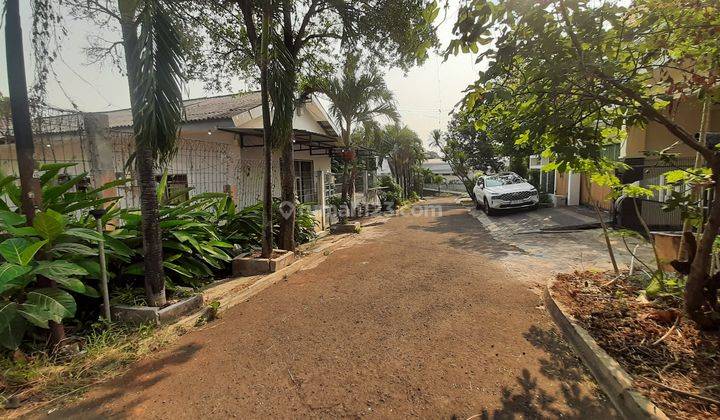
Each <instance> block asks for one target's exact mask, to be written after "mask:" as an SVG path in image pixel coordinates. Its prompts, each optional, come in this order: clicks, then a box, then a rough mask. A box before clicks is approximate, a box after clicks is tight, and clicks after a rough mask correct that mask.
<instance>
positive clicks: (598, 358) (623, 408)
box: [543, 278, 668, 420]
mask: <svg viewBox="0 0 720 420" xmlns="http://www.w3.org/2000/svg"><path fill="white" fill-rule="evenodd" d="M554 284H555V278H551V279H550V281H548V282H547V284H546V285H545V292H544V294H543V297H544V301H545V307H546V308H547V310H548V312H549V313H550V316H551V317H552V318H553V320H554V321H555V324H557V326H558V327H559V328H560V330H561V331H562V333H563V335H564V336H565V338H566V339H567V340H568V341H569V342H570V344H571V345H572V346H573V347H574V348H575V351H576V352H577V353H578V355H579V356H580V359H582V361H583V362H584V363H585V366H587V367H588V369H590V372H591V373H592V374H593V376H594V377H595V379H596V380H597V382H598V384H599V385H600V388H601V389H602V390H603V392H605V395H607V396H608V398H610V401H612V403H613V405H614V406H615V408H616V409H617V410H618V411H619V412H620V414H621V415H622V416H623V417H624V418H626V419H658V420H666V419H668V417H667V415H665V413H663V411H662V410H661V409H660V408H659V407H658V406H656V405H655V404H653V402H652V401H650V400H649V399H648V398H647V397H645V396H644V395H642V394H641V393H640V391H638V390H637V389H635V388H634V387H633V379H632V376H630V374H629V373H627V371H625V369H623V368H622V366H620V364H619V363H618V362H617V361H616V360H615V359H613V358H612V357H610V355H609V354H607V352H605V350H603V349H602V348H601V347H600V346H599V345H598V344H597V342H596V341H595V339H593V338H592V336H590V333H588V332H587V331H586V330H585V329H584V328H582V327H581V326H580V325H578V323H577V321H576V320H575V318H574V317H573V316H572V315H570V314H569V312H568V311H567V309H566V308H565V307H564V306H563V305H562V303H560V302H558V301H557V300H555V297H554V296H553V292H552V287H553V285H554Z"/></svg>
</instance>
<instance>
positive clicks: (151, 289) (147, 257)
mask: <svg viewBox="0 0 720 420" xmlns="http://www.w3.org/2000/svg"><path fill="white" fill-rule="evenodd" d="M135 155H136V156H135V160H136V165H137V172H138V178H140V217H141V220H142V222H141V231H142V236H143V258H144V261H145V294H146V296H147V298H148V304H149V305H150V306H163V305H165V303H166V300H165V273H164V271H163V249H162V233H161V231H160V212H159V210H158V206H159V203H158V199H157V182H155V171H154V169H155V157H154V156H153V151H152V150H150V149H149V148H148V147H145V146H144V145H141V144H136V145H135Z"/></svg>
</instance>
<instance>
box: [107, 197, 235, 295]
mask: <svg viewBox="0 0 720 420" xmlns="http://www.w3.org/2000/svg"><path fill="white" fill-rule="evenodd" d="M225 197H226V194H223V193H218V194H214V193H210V194H200V195H197V196H195V197H192V198H190V199H187V200H183V201H180V202H177V197H167V198H166V199H164V200H163V204H162V205H161V206H160V209H159V214H160V228H161V229H162V243H163V267H164V268H165V277H166V287H167V288H168V289H170V290H173V289H174V288H175V286H189V287H199V286H201V285H202V284H203V283H206V282H207V280H208V279H210V278H212V277H214V276H215V274H216V273H218V272H223V273H224V272H227V270H228V267H229V262H230V260H231V257H230V255H229V254H228V252H227V250H229V249H231V248H232V247H233V245H232V244H231V243H229V242H227V241H225V240H224V237H223V236H222V235H221V234H220V233H219V231H218V222H219V217H218V211H217V207H218V206H219V205H220V204H219V203H220V202H221V200H224V199H225ZM170 202H177V204H169V203H170ZM118 219H119V220H121V221H122V222H123V223H122V224H121V225H120V226H119V227H118V229H116V230H115V231H113V232H112V236H113V238H114V239H118V240H120V241H122V242H123V243H124V244H125V245H126V248H125V249H126V250H129V251H130V252H127V253H125V254H124V255H113V258H112V259H111V263H112V269H113V270H114V271H115V272H116V273H117V274H118V275H119V276H120V277H121V279H122V282H125V283H128V282H130V283H132V282H133V281H135V280H137V281H138V282H140V284H142V276H143V274H144V272H145V267H144V260H143V257H142V254H143V253H142V235H141V226H140V223H141V220H142V218H141V215H140V211H139V210H125V211H121V212H119V214H118Z"/></svg>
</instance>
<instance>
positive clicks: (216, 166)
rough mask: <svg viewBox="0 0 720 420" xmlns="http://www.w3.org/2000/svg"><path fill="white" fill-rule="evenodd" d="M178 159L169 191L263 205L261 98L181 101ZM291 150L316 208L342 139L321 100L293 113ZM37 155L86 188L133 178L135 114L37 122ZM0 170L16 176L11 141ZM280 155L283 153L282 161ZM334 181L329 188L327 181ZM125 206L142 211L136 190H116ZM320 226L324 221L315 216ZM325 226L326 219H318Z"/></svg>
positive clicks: (60, 116)
mask: <svg viewBox="0 0 720 420" xmlns="http://www.w3.org/2000/svg"><path fill="white" fill-rule="evenodd" d="M183 105H184V118H183V123H182V125H181V127H180V135H179V140H178V143H177V146H178V148H177V153H176V154H175V155H174V157H173V159H172V160H171V161H170V162H167V163H166V164H165V165H164V167H163V168H158V177H159V176H161V174H162V173H163V172H164V171H167V173H168V179H169V182H168V189H171V190H176V191H180V190H185V189H187V188H191V189H192V191H191V192H189V193H188V195H193V194H198V193H204V192H228V193H230V194H232V196H233V198H234V199H235V201H236V202H237V203H238V205H240V206H246V205H251V204H254V203H256V202H258V201H259V200H260V198H261V195H262V180H263V153H262V150H263V137H262V135H263V128H262V127H263V125H262V107H261V100H260V93H259V92H244V93H238V94H231V95H222V96H213V97H205V98H193V99H187V100H185V101H184V104H183ZM293 127H294V129H293V137H292V139H293V145H294V157H295V177H296V191H297V198H298V199H299V200H300V201H301V202H303V203H308V204H311V205H317V204H318V203H319V202H320V198H321V197H320V196H321V195H322V194H324V190H325V188H324V181H325V177H326V175H327V174H328V173H329V172H330V161H331V156H332V155H333V154H334V153H338V152H339V150H340V147H341V146H342V145H341V144H340V141H341V140H340V137H339V135H338V131H339V130H337V129H336V127H335V124H334V122H333V121H332V119H331V118H330V116H329V115H328V112H327V111H326V109H325V107H324V106H323V104H322V103H320V102H319V101H318V100H317V98H315V97H313V96H310V97H307V98H306V99H305V100H303V101H301V102H300V103H299V104H298V106H297V107H296V110H295V114H294V120H293ZM33 131H34V137H35V143H36V147H35V155H36V158H37V160H38V161H39V162H76V163H78V165H77V166H76V167H74V168H71V169H70V170H69V171H68V172H69V173H68V176H72V175H76V174H78V173H84V172H87V173H88V184H90V183H97V182H100V181H102V182H107V181H109V180H112V179H118V178H122V177H127V178H133V179H135V178H136V177H134V176H133V173H132V172H133V171H134V168H133V166H132V165H127V162H128V161H129V159H130V158H131V156H132V155H133V150H134V138H133V130H132V113H131V110H130V109H118V110H112V111H102V112H94V113H78V112H59V111H58V112H55V113H54V114H53V115H49V116H44V117H42V118H36V121H35V127H34V130H33ZM0 140H2V141H0V168H2V170H3V172H5V173H14V172H15V173H16V172H17V161H16V160H15V151H14V141H13V140H12V137H11V136H9V135H6V136H4V138H3V139H0ZM278 156H279V154H278ZM278 156H276V157H275V158H274V162H273V176H272V178H273V193H274V195H276V196H279V194H280V179H279V158H278ZM329 182H331V181H329ZM117 192H118V195H122V196H123V197H124V199H123V203H122V204H123V205H124V206H127V207H135V206H137V205H139V188H138V187H137V185H128V186H126V187H121V188H120V189H119V191H117ZM318 218H319V219H322V215H321V214H318ZM321 221H322V220H321Z"/></svg>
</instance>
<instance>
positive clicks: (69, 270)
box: [33, 260, 88, 282]
mask: <svg viewBox="0 0 720 420" xmlns="http://www.w3.org/2000/svg"><path fill="white" fill-rule="evenodd" d="M33 273H35V274H36V275H41V276H44V277H47V278H49V279H52V280H55V281H57V282H62V281H63V280H67V279H73V278H74V277H76V276H86V275H87V274H88V272H87V271H85V269H84V268H82V267H80V266H79V265H77V264H75V263H71V262H69V261H64V260H55V261H38V264H37V266H36V267H35V269H34V270H33Z"/></svg>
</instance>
